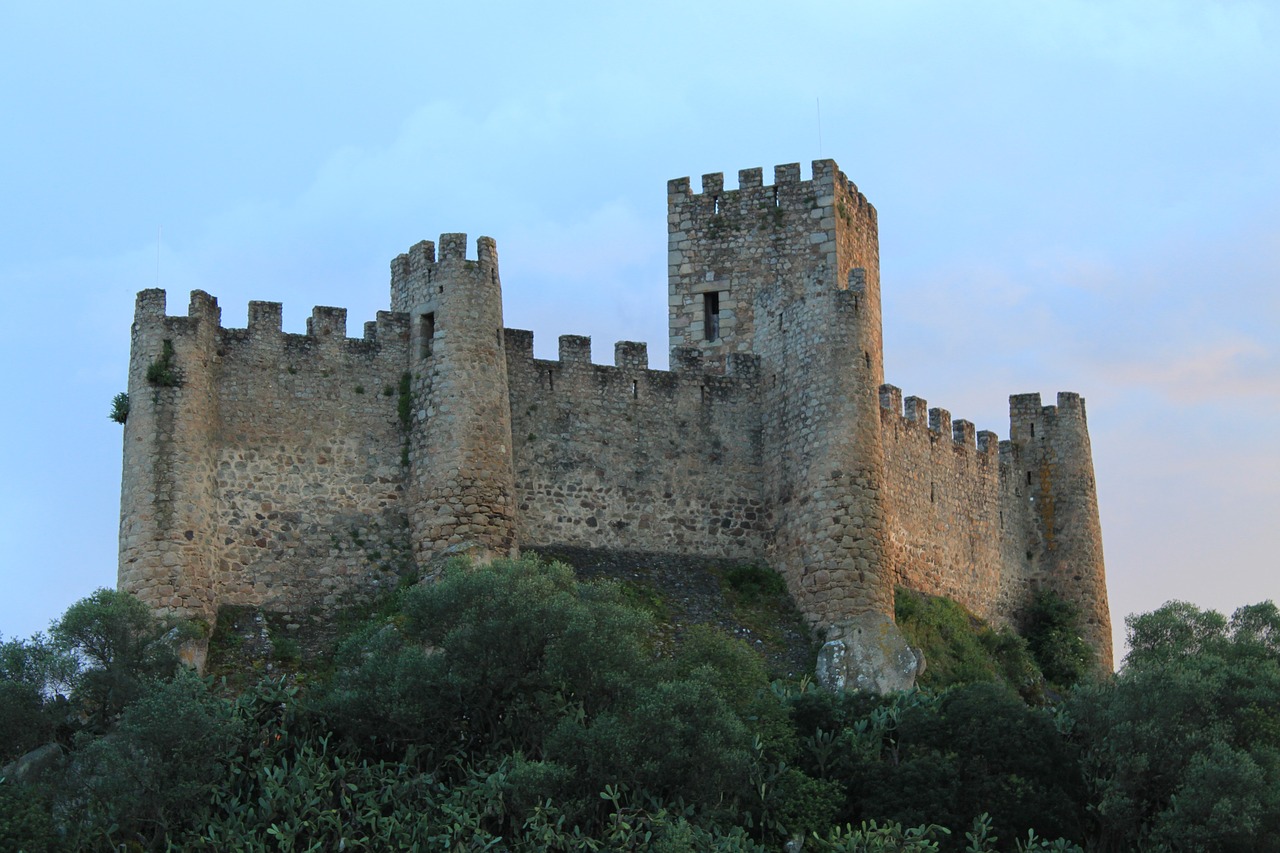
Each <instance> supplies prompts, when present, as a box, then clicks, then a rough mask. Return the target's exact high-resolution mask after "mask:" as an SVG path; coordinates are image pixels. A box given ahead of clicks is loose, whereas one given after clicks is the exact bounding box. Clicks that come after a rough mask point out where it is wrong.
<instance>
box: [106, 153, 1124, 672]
mask: <svg viewBox="0 0 1280 853" xmlns="http://www.w3.org/2000/svg"><path fill="white" fill-rule="evenodd" d="M667 211H668V215H667V220H668V222H667V227H668V240H669V254H668V257H669V278H668V282H669V283H668V314H669V321H670V346H671V369H670V370H651V369H650V368H649V364H648V355H647V351H646V347H645V344H643V343H631V342H621V343H618V344H616V345H615V348H614V363H613V365H612V366H606V365H601V364H595V363H593V362H592V355H591V341H590V339H589V338H585V337H577V336H572V335H565V336H562V337H561V338H560V342H559V358H558V359H556V360H554V361H552V360H543V359H538V358H535V357H534V355H533V335H532V333H531V332H528V331H522V330H517V329H507V328H504V327H503V321H502V291H501V284H500V279H499V272H498V256H497V252H496V248H495V243H494V241H493V240H492V239H490V238H488V237H481V238H480V239H479V240H478V241H477V242H476V247H475V249H476V255H475V258H474V259H470V258H468V257H467V251H468V246H467V241H466V236H465V235H462V234H445V235H443V236H442V237H441V238H440V242H439V245H438V246H437V245H435V244H433V243H431V242H429V241H424V242H421V243H418V244H417V245H415V246H413V247H412V248H411V249H410V250H409V252H408V253H407V254H403V255H400V256H399V257H397V258H396V259H395V260H394V261H393V262H392V264H391V306H390V307H391V310H390V311H380V312H378V315H377V319H376V321H374V322H369V323H366V324H365V326H364V336H363V337H362V338H354V339H353V338H348V337H347V332H346V311H345V310H344V309H339V308H324V307H318V308H315V309H314V310H313V312H312V315H311V317H310V319H309V320H308V321H307V332H306V334H305V335H297V334H284V333H282V331H281V309H280V305H279V303H271V302H251V303H249V318H248V328H246V329H226V328H223V327H222V325H221V323H220V311H219V308H218V304H217V301H216V300H215V299H214V298H212V297H210V296H209V295H208V294H206V293H203V292H201V291H195V292H193V293H192V294H191V302H190V307H189V309H188V312H187V315H186V316H170V315H168V314H167V313H166V303H165V293H164V291H163V290H144V291H142V292H141V293H139V294H138V299H137V307H136V315H135V320H134V324H133V331H132V335H133V338H132V355H131V358H130V366H129V399H130V411H129V415H128V420H127V423H126V425H125V440H124V477H123V489H122V499H121V522H120V574H119V583H120V588H121V589H126V590H130V591H132V592H133V593H135V594H136V595H137V596H139V597H140V598H141V599H143V600H144V601H146V602H148V603H150V604H152V605H153V606H155V607H157V608H161V609H166V610H169V611H173V612H179V613H183V614H187V615H191V616H195V617H201V618H204V619H206V620H211V619H212V617H213V616H214V614H215V612H216V610H217V608H218V607H219V606H220V605H223V604H239V605H254V606H261V607H264V608H268V609H275V610H285V611H289V610H300V609H305V608H310V607H315V606H320V607H323V606H329V605H333V604H335V603H337V602H341V601H344V600H348V599H350V598H351V597H353V596H356V597H358V596H360V595H367V594H368V593H369V592H370V591H372V590H374V589H376V588H378V587H379V586H380V585H384V584H388V583H394V581H395V577H396V573H397V572H398V571H402V570H404V569H405V568H406V567H411V566H421V567H425V566H428V565H430V564H431V563H432V560H433V559H434V558H436V557H438V556H440V555H443V554H447V553H453V552H455V551H459V550H466V549H470V550H472V551H475V552H477V553H480V554H489V555H506V554H512V553H515V552H517V551H518V549H520V548H522V547H523V548H535V549H536V548H538V547H555V546H567V547H573V548H580V549H602V550H611V551H618V550H625V551H630V552H645V553H651V554H673V553H678V554H684V555H694V556H706V557H715V558H721V559H732V560H741V561H743V562H756V563H765V564H768V565H770V566H772V567H773V568H775V569H777V570H778V571H779V572H780V573H781V574H782V575H783V576H784V577H785V579H786V581H787V585H788V587H789V589H790V591H791V594H792V596H793V597H794V599H795V601H796V604H797V605H798V607H799V609H800V610H801V612H802V613H804V614H805V616H806V618H807V619H809V620H810V622H811V623H812V624H813V625H814V628H815V630H819V631H825V632H826V633H827V637H828V639H829V640H831V641H832V642H837V643H838V642H841V641H842V640H841V638H842V637H843V638H845V639H847V638H848V637H850V636H851V635H853V634H857V633H860V632H861V631H863V629H865V628H868V627H870V628H871V629H872V632H873V633H875V631H877V630H878V631H880V632H881V634H885V632H887V634H885V635H886V636H889V639H891V640H892V639H894V638H893V637H892V636H890V635H893V634H895V633H896V629H895V628H894V627H893V625H892V621H891V615H892V612H893V598H894V588H895V586H896V585H901V586H905V587H909V588H912V589H915V590H920V591H923V592H927V593H934V594H939V595H945V596H948V597H950V598H953V599H955V600H956V601H959V602H961V603H962V604H964V605H965V606H967V607H968V608H969V609H971V610H972V611H973V612H975V613H977V614H979V615H981V616H983V617H985V618H987V619H989V620H992V621H994V622H996V623H999V624H1008V623H1011V622H1016V621H1017V619H1018V617H1019V614H1020V613H1021V612H1022V610H1023V609H1024V607H1025V605H1026V604H1027V602H1028V601H1029V600H1030V597H1031V595H1032V594H1033V592H1034V591H1035V590H1036V589H1038V588H1040V587H1048V588H1051V589H1053V590H1055V591H1057V592H1058V593H1060V594H1061V595H1062V596H1064V597H1065V598H1067V599H1069V600H1071V601H1073V602H1075V603H1077V604H1078V605H1079V606H1080V607H1081V609H1082V611H1083V614H1084V617H1085V620H1086V637H1085V638H1086V639H1087V640H1088V641H1089V643H1090V644H1091V645H1092V646H1093V647H1094V649H1095V650H1096V651H1097V652H1098V654H1099V659H1100V660H1099V662H1100V665H1101V666H1104V667H1106V668H1108V669H1110V667H1111V663H1112V661H1111V626H1110V615H1109V611H1108V607H1107V595H1106V586H1105V578H1104V570H1103V559H1102V539H1101V530H1100V526H1099V520H1098V509H1097V499H1096V494H1095V489H1094V479H1093V463H1092V459H1091V452H1090V447H1089V435H1088V429H1087V423H1086V417H1085V405H1084V400H1083V399H1082V398H1081V397H1080V396H1079V395H1077V394H1072V393H1060V394H1059V395H1058V397H1057V405H1051V406H1045V405H1042V404H1041V400H1040V396H1039V395H1038V394H1020V395H1016V396H1013V397H1011V398H1010V418H1011V423H1010V432H1009V440H1007V441H998V440H997V438H996V436H995V434H993V433H991V432H986V431H982V432H977V433H976V434H975V431H974V426H973V424H972V423H970V422H968V421H965V420H954V421H953V420H952V418H951V415H950V413H948V412H947V411H946V410H945V409H939V408H932V409H930V408H928V406H927V405H926V403H925V401H924V400H922V399H919V398H918V397H907V398H905V400H904V399H903V397H902V392H901V391H900V390H899V389H898V388H895V387H894V386H892V385H886V384H884V375H883V361H882V345H881V321H880V274H879V244H878V235H877V222H876V211H875V208H873V207H872V206H871V205H870V204H869V203H868V202H867V200H866V199H865V198H864V197H863V196H862V194H861V193H860V192H859V191H858V189H857V187H855V186H854V185H853V184H852V183H851V182H850V181H849V180H848V178H847V177H846V176H845V175H844V173H843V172H841V171H839V169H838V168H837V167H836V165H835V163H834V162H833V161H830V160H818V161H814V163H813V171H812V178H811V179H810V180H802V179H801V174H800V167H799V165H798V164H791V165H785V166H779V167H777V168H776V169H775V171H774V180H773V183H772V184H771V185H768V184H765V183H764V182H763V180H762V174H761V170H760V169H746V170H743V171H741V172H739V174H738V188H737V189H726V188H725V186H724V179H723V175H721V174H711V175H705V176H704V177H703V178H702V191H701V192H694V191H692V190H691V188H690V183H689V180H688V179H687V178H680V179H676V180H673V181H670V182H669V183H668V186H667ZM868 618H870V620H871V621H869V622H868V621H867V619H868ZM832 638H834V640H832ZM828 645H830V642H829V644H828ZM836 651H837V652H839V651H840V648H837V649H836ZM836 656H837V657H840V655H839V654H837V655H836ZM908 668H910V664H908ZM911 677H913V676H911ZM909 680H910V678H908V681H909ZM841 683H843V682H841Z"/></svg>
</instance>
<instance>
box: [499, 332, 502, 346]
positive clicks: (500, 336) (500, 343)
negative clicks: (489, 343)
mask: <svg viewBox="0 0 1280 853" xmlns="http://www.w3.org/2000/svg"><path fill="white" fill-rule="evenodd" d="M498 349H502V330H501V329H499V330H498Z"/></svg>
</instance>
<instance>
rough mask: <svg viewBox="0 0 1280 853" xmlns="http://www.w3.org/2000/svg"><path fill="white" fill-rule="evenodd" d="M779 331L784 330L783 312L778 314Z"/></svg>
mask: <svg viewBox="0 0 1280 853" xmlns="http://www.w3.org/2000/svg"><path fill="white" fill-rule="evenodd" d="M778 331H779V332H781V331H782V315H781V314H779V315H778Z"/></svg>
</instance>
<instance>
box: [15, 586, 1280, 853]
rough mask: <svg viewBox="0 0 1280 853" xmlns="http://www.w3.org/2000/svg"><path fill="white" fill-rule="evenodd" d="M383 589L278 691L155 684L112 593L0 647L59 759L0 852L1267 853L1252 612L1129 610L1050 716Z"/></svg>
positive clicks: (1265, 693)
mask: <svg viewBox="0 0 1280 853" xmlns="http://www.w3.org/2000/svg"><path fill="white" fill-rule="evenodd" d="M400 596H401V597H400V599H399V600H398V602H397V603H396V604H395V605H394V606H389V607H387V608H385V609H383V610H381V611H379V613H378V615H376V616H374V617H373V618H372V619H371V621H369V622H368V623H367V624H365V625H364V626H362V627H361V628H360V629H359V630H357V631H355V633H353V634H352V635H351V636H350V637H349V639H348V640H347V641H346V642H345V643H344V644H343V647H342V649H341V651H340V654H339V655H338V657H337V660H336V664H335V667H334V672H333V675H332V679H331V681H330V682H329V683H328V684H326V685H323V686H317V685H313V686H311V687H310V688H309V689H308V690H307V691H306V692H302V691H300V689H299V688H298V687H297V686H294V685H291V684H290V683H289V682H288V681H287V680H284V679H281V680H275V681H264V682H262V683H260V684H258V685H256V686H253V687H250V688H248V689H245V690H243V691H241V692H240V693H239V695H237V696H235V697H231V696H228V695H227V694H226V692H225V690H223V689H222V688H220V687H219V686H218V685H216V684H214V683H213V682H212V680H210V679H200V678H197V677H196V676H194V675H193V674H192V673H190V672H187V671H185V670H175V669H174V667H173V658H172V649H173V645H174V644H175V643H176V642H178V641H179V639H180V634H178V633H175V632H173V631H172V630H171V629H170V628H168V627H167V626H165V625H162V624H160V623H158V622H155V621H154V620H152V619H151V617H150V616H149V615H146V618H141V617H140V614H139V612H138V611H137V610H136V608H134V607H133V604H136V602H133V603H130V602H132V599H129V598H128V597H127V596H122V597H118V596H115V595H114V594H106V593H101V592H100V593H96V594H95V596H93V597H91V598H90V599H87V600H86V601H85V602H81V603H80V604H78V605H76V606H75V607H73V608H72V610H70V611H68V615H69V616H72V617H74V618H68V617H65V616H64V618H63V620H60V622H59V623H58V624H57V625H55V627H54V629H53V630H52V631H51V638H49V639H45V638H33V639H32V640H31V641H27V642H19V641H10V642H8V643H2V644H0V668H2V669H0V676H3V677H2V678H0V713H2V714H5V715H7V716H4V717H3V720H4V721H5V723H6V726H5V728H4V729H0V731H4V732H5V736H6V738H7V740H6V744H7V747H6V748H7V749H8V750H9V752H8V757H12V756H13V754H14V753H15V752H17V751H22V750H25V749H26V748H27V747H29V746H30V745H31V744H39V743H42V742H46V741H47V740H48V739H49V738H56V740H57V743H59V744H60V745H61V747H60V749H55V750H54V752H53V754H54V755H55V757H56V756H57V755H58V754H59V752H60V753H61V754H62V757H61V760H58V761H52V762H46V763H45V764H44V765H43V766H42V768H41V769H39V770H37V771H33V772H30V773H28V774H27V775H26V776H25V777H24V778H23V779H22V780H21V781H14V780H12V779H11V780H8V781H0V847H3V848H4V849H28V850H61V849H85V850H94V849H101V850H108V849H121V848H129V849H165V848H181V849H194V850H202V849H203V850H214V849H217V850H223V849H246V850H295V849H344V850H384V849H386V850H394V849H414V848H415V846H416V848H417V849H440V850H458V851H461V850H482V849H491V850H498V849H503V850H510V851H526V850H527V851H535V850H537V851H541V850H602V851H603V850H655V851H656V850H664V851H665V850H669V851H677V850H680V851H683V850H709V851H763V850H778V849H780V848H781V847H782V846H783V845H784V844H785V843H787V842H788V841H791V842H793V844H794V843H795V842H797V841H799V840H800V839H804V849H806V850H820V851H904V850H905V851H933V850H938V851H947V850H957V851H958V850H964V851H995V850H1058V851H1067V850H1079V849H1081V847H1080V845H1085V846H1087V847H1088V848H1089V849H1097V850H1122V849H1123V850H1127V849H1151V850H1173V849H1198V850H1243V849H1267V848H1269V847H1270V848H1276V847H1280V793H1278V792H1280V773H1278V769H1280V758H1278V756H1280V724H1278V723H1277V720H1280V706H1278V705H1277V703H1278V702H1280V675H1278V674H1277V671H1276V670H1277V666H1278V665H1280V615H1278V614H1277V612H1276V609H1275V607H1274V605H1271V604H1270V603H1267V604H1263V605H1256V606H1254V607H1251V608H1242V610H1240V611H1238V612H1237V613H1236V614H1235V616H1233V618H1232V619H1231V620H1229V621H1228V620H1226V619H1223V618H1222V617H1221V616H1218V615H1217V614H1214V613H1211V612H1204V611H1199V610H1197V609H1195V608H1194V607H1191V606H1190V605H1178V604H1174V605H1169V606H1167V607H1166V608H1163V609H1162V610H1160V611H1157V612H1156V613H1154V614H1148V615H1147V616H1143V617H1139V618H1137V619H1135V620H1133V621H1131V623H1130V632H1131V640H1132V645H1133V653H1132V654H1131V655H1130V656H1129V658H1128V660H1127V662H1126V665H1125V668H1124V670H1123V671H1122V673H1121V674H1120V676H1119V677H1117V678H1116V679H1115V680H1114V681H1113V682H1106V681H1100V682H1095V683H1090V684H1087V685H1084V686H1081V687H1078V688H1076V689H1075V690H1074V692H1073V693H1072V694H1071V696H1070V697H1069V701H1068V703H1067V704H1066V706H1059V707H1056V708H1053V707H1045V706H1043V705H1041V704H1034V705H1029V704H1027V702H1026V701H1023V700H1022V699H1021V698H1019V696H1018V694H1017V693H1016V692H1015V691H1014V690H1013V689H1011V687H1010V683H1009V680H1008V678H1007V677H1002V675H1003V676H1007V675H1008V673H1009V672H1018V671H1020V670H1019V669H1018V668H1016V667H1015V668H1012V669H1010V668H1006V667H998V668H996V670H995V676H996V677H992V675H993V672H992V670H991V669H989V668H986V669H984V668H979V669H977V670H974V672H976V674H977V677H975V678H974V679H973V680H971V681H969V682H967V683H966V682H964V680H963V678H961V677H960V676H959V675H953V678H952V680H953V684H952V686H950V687H948V688H946V689H942V690H938V691H936V692H927V691H914V692H909V693H899V694H893V695H889V696H884V697H877V696H867V695H860V694H842V695H833V694H830V693H826V692H823V691H818V690H814V689H812V688H810V687H809V686H808V685H807V684H804V683H800V684H781V683H775V684H772V685H770V684H769V683H768V682H767V680H766V677H765V675H764V670H763V668H762V664H761V662H760V659H759V658H758V657H757V656H756V655H755V654H754V653H753V652H751V651H750V650H749V649H748V648H746V647H745V646H744V645H743V644H741V643H739V642H737V641H735V640H732V639H730V638H728V637H725V636H723V635H721V634H719V633H716V632H713V631H709V630H695V631H690V632H688V634H687V635H686V636H685V637H684V639H683V641H682V643H681V644H680V645H679V646H678V648H676V649H675V650H674V651H671V652H669V653H667V654H658V653H656V652H655V645H654V643H653V642H652V638H653V626H652V623H651V620H650V617H648V616H647V615H646V614H645V613H644V612H642V611H639V610H637V609H635V608H634V607H632V606H629V605H628V604H627V603H626V601H625V599H624V597H623V596H622V595H621V594H620V592H619V591H618V589H617V588H616V587H613V586H611V585H607V584H584V583H580V582H578V581H577V580H576V579H575V578H574V577H573V575H572V572H571V571H569V570H568V569H566V568H564V567H562V566H556V565H550V566H546V565H542V564H539V563H536V562H534V561H515V562H511V561H499V562H496V563H494V564H492V565H490V566H484V567H471V566H467V565H463V564H457V565H454V566H452V567H450V568H449V569H448V571H447V572H446V573H445V575H444V576H443V577H442V578H441V579H440V580H439V581H438V582H436V583H434V584H431V585H420V586H418V587H415V588H413V589H410V590H406V591H403V592H401V593H400ZM82 605H83V606H82ZM938 613H941V616H938ZM954 615H955V614H954V613H953V612H951V611H947V610H940V611H938V612H935V613H934V614H933V615H932V616H929V617H928V618H927V619H925V620H924V621H925V622H926V623H929V624H933V625H935V626H938V625H945V624H951V625H952V626H953V627H954V624H955V623H954V619H953V617H954ZM948 620H951V621H950V622H948ZM966 620H967V617H966ZM1068 635H1070V632H1068ZM953 641H954V643H955V644H958V646H957V647H958V648H961V650H963V648H964V643H965V642H967V641H965V640H963V639H958V635H955V636H952V637H951V638H950V640H948V642H953ZM976 642H977V647H979V648H986V647H985V646H983V643H984V642H988V641H987V640H981V639H979V640H977V641H976ZM996 648H999V646H998V645H997V646H996ZM987 650H988V651H990V649H987ZM1024 652H1025V650H1024ZM996 659H997V660H998V659H999V658H998V657H997V658H996ZM1009 659H1012V658H1009ZM961 663H963V661H961ZM1020 666H1021V665H1020ZM962 671H964V669H963V666H957V667H956V668H955V669H954V670H953V672H962ZM90 673H93V675H92V676H91V677H87V676H88V675H89V674H90ZM6 696H9V697H10V698H13V701H9V700H8V699H4V698H3V697H6ZM15 697H16V698H15ZM1036 699H1037V702H1039V697H1036ZM10 726H12V728H10ZM1037 833H1043V834H1044V835H1047V836H1049V837H1055V836H1057V838H1056V840H1053V841H1049V840H1046V839H1045V838H1042V837H1041V836H1040V835H1039V834H1037Z"/></svg>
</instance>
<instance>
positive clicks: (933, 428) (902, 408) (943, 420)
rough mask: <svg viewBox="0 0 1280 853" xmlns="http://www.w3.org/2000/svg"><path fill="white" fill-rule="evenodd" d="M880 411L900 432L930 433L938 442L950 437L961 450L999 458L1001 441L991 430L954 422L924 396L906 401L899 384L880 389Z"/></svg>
mask: <svg viewBox="0 0 1280 853" xmlns="http://www.w3.org/2000/svg"><path fill="white" fill-rule="evenodd" d="M880 408H881V409H882V410H883V411H884V413H885V414H886V415H887V416H889V417H891V418H893V419H895V420H896V421H897V423H898V428H900V429H913V430H921V429H924V430H927V431H928V432H929V433H930V434H931V435H932V436H933V438H934V440H938V439H941V438H944V437H949V438H950V439H951V442H952V444H953V445H954V446H955V448H956V449H957V450H965V451H976V452H977V453H979V454H981V455H995V454H996V452H997V448H998V445H999V439H998V438H997V436H996V434H995V433H994V432H991V431H989V430H981V431H978V430H977V429H976V427H975V426H974V425H973V423H972V422H970V421H967V420H963V419H957V420H954V421H953V420H952V418H951V413H950V412H949V411H947V410H946V409H940V408H932V409H931V408H929V404H928V403H927V402H926V401H925V400H924V398H922V397H907V398H905V400H904V398H903V396H902V389H901V388H899V387H897V386H896V385H888V384H885V385H881V386H880Z"/></svg>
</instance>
